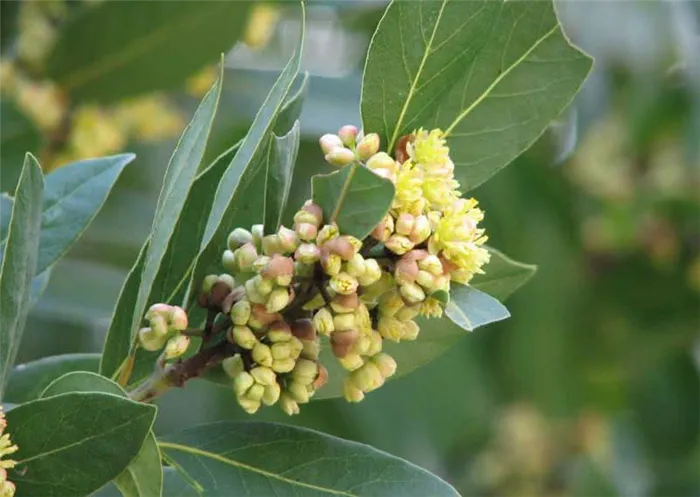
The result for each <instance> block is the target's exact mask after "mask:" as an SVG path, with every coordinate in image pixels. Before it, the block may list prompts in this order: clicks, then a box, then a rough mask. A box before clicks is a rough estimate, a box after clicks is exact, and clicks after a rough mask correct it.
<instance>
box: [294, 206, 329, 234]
mask: <svg viewBox="0 0 700 497" xmlns="http://www.w3.org/2000/svg"><path fill="white" fill-rule="evenodd" d="M294 222H295V223H296V224H300V223H309V224H313V225H314V226H316V228H318V227H319V226H321V223H322V222H323V209H321V207H320V206H319V205H317V204H314V203H313V202H311V201H307V202H306V203H305V204H304V206H303V207H302V208H301V209H300V210H299V211H297V213H296V214H294Z"/></svg>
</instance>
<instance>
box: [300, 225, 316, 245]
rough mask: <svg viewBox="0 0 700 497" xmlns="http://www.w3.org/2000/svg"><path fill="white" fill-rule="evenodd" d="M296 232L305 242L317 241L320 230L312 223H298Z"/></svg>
mask: <svg viewBox="0 0 700 497" xmlns="http://www.w3.org/2000/svg"><path fill="white" fill-rule="evenodd" d="M296 232H297V234H298V235H299V238H301V239H302V240H304V241H305V242H310V241H312V240H315V239H316V236H318V228H317V227H316V226H314V225H313V224H311V223H298V224H297V225H296Z"/></svg>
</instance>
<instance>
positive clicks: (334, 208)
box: [311, 164, 394, 240]
mask: <svg viewBox="0 0 700 497" xmlns="http://www.w3.org/2000/svg"><path fill="white" fill-rule="evenodd" d="M311 191H312V198H313V200H314V202H315V203H317V204H318V205H320V206H321V208H322V209H323V216H324V218H325V219H326V221H335V222H336V223H338V228H340V232H341V233H343V234H346V235H352V236H355V237H357V238H359V239H360V240H362V239H363V238H365V237H366V236H367V235H368V234H370V233H371V232H372V230H373V229H374V228H375V226H377V224H379V222H380V221H381V220H382V218H383V217H384V216H385V215H386V213H387V212H388V211H389V208H390V207H391V202H392V200H393V199H394V185H393V184H392V183H391V181H389V180H387V179H384V178H381V177H379V176H377V175H376V174H374V173H373V172H372V171H370V170H369V169H367V168H366V167H364V166H362V165H360V164H351V165H349V166H346V167H344V168H342V169H341V170H339V171H336V172H333V173H330V174H317V175H315V176H313V177H312V178H311Z"/></svg>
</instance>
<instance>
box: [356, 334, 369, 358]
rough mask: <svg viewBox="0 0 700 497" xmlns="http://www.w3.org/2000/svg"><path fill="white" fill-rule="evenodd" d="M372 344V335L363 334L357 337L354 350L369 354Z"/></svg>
mask: <svg viewBox="0 0 700 497" xmlns="http://www.w3.org/2000/svg"><path fill="white" fill-rule="evenodd" d="M370 345H371V340H370V337H369V336H368V335H361V336H360V338H358V339H357V342H355V347H354V349H353V352H354V353H356V354H360V355H367V351H368V350H369V348H370Z"/></svg>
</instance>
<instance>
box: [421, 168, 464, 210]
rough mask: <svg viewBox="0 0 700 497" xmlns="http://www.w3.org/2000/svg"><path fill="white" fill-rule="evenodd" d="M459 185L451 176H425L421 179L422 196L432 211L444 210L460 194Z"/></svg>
mask: <svg viewBox="0 0 700 497" xmlns="http://www.w3.org/2000/svg"><path fill="white" fill-rule="evenodd" d="M458 188H459V183H458V182H457V180H455V179H454V178H453V177H452V176H451V175H449V176H440V175H431V174H426V175H425V177H424V179H423V196H424V197H425V199H426V200H427V201H428V202H429V203H430V206H431V207H432V208H434V209H438V210H441V211H442V210H445V209H446V208H447V207H449V206H450V205H451V204H452V203H453V202H454V201H455V200H457V199H458V198H459V196H460V195H461V193H460V192H459V190H458Z"/></svg>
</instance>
